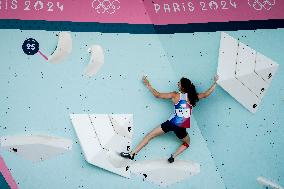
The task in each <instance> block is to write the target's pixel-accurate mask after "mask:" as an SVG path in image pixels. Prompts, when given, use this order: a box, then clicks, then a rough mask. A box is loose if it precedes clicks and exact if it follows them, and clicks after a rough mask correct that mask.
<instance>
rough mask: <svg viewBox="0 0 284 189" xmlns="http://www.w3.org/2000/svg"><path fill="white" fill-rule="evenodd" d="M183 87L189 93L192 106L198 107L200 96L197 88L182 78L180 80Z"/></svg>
mask: <svg viewBox="0 0 284 189" xmlns="http://www.w3.org/2000/svg"><path fill="white" fill-rule="evenodd" d="M180 84H181V87H182V88H183V90H184V92H186V93H187V98H188V100H189V101H190V104H191V105H192V106H195V105H196V102H198V101H199V99H198V94H197V92H196V89H195V86H194V85H193V84H192V83H191V81H190V80H189V79H187V78H184V77H183V78H181V80H180Z"/></svg>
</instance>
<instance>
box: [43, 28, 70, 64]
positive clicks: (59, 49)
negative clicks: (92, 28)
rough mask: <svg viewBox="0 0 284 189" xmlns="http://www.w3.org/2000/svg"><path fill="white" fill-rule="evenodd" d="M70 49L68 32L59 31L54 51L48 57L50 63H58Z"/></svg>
mask: <svg viewBox="0 0 284 189" xmlns="http://www.w3.org/2000/svg"><path fill="white" fill-rule="evenodd" d="M71 51H72V37H71V34H70V33H69V32H60V33H59V35H58V43H57V46H56V49H55V51H54V52H53V53H52V54H51V55H50V56H49V57H48V62H50V63H54V64H55V63H60V62H61V61H62V60H63V59H64V58H65V57H67V56H68V55H69V54H70V53H71Z"/></svg>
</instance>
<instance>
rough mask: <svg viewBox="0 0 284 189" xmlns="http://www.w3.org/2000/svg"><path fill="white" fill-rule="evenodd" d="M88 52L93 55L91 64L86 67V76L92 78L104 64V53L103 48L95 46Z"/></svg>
mask: <svg viewBox="0 0 284 189" xmlns="http://www.w3.org/2000/svg"><path fill="white" fill-rule="evenodd" d="M88 52H89V53H91V57H90V62H89V64H88V66H87V67H86V70H85V74H86V75H87V76H89V77H91V76H93V75H95V74H96V73H97V72H98V71H99V70H100V69H101V67H102V65H103V64H104V51H103V48H102V47H101V46H99V45H93V46H92V47H91V48H89V49H88Z"/></svg>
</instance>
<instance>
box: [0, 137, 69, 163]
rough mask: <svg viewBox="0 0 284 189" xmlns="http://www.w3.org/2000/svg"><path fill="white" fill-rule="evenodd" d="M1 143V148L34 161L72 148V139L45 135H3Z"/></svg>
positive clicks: (0, 139)
mask: <svg viewBox="0 0 284 189" xmlns="http://www.w3.org/2000/svg"><path fill="white" fill-rule="evenodd" d="M0 143H1V148H3V149H5V150H8V151H10V152H13V153H15V154H17V155H19V156H22V157H23V158H25V159H28V160H31V161H33V162H37V161H41V160H46V159H48V158H51V157H53V156H56V155H59V154H63V153H65V152H67V151H70V150H71V149H72V141H71V140H69V139H64V138H58V137H51V136H45V135H31V136H3V137H1V138H0Z"/></svg>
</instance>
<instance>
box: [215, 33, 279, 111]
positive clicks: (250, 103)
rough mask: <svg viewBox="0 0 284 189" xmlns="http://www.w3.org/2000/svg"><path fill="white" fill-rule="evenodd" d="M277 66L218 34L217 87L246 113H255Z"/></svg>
mask: <svg viewBox="0 0 284 189" xmlns="http://www.w3.org/2000/svg"><path fill="white" fill-rule="evenodd" d="M277 68H278V64H277V63H276V62H274V61H273V60H271V59H270V58H268V57H266V56H264V55H263V54H261V53H259V52H257V51H255V50H254V49H252V48H250V47H248V46H247V45H245V44H243V43H241V42H239V41H238V40H236V39H234V38H233V37H231V36H230V35H228V34H226V33H224V32H222V33H221V41H220V48H219V60H218V70H217V73H218V75H219V77H220V78H219V80H218V84H219V85H220V86H221V87H222V88H223V89H224V90H226V91H227V92H228V93H229V94H230V95H231V96H232V97H234V98H235V99H236V100H237V101H238V102H239V103H241V104H242V105H243V106H244V107H245V108H247V109H248V110H249V111H250V112H252V113H255V112H256V111H257V109H258V108H259V105H260V103H261V100H262V98H263V96H264V94H265V92H266V91H267V89H268V87H269V85H270V82H271V80H272V78H273V76H274V75H275V73H276V70H277Z"/></svg>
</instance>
